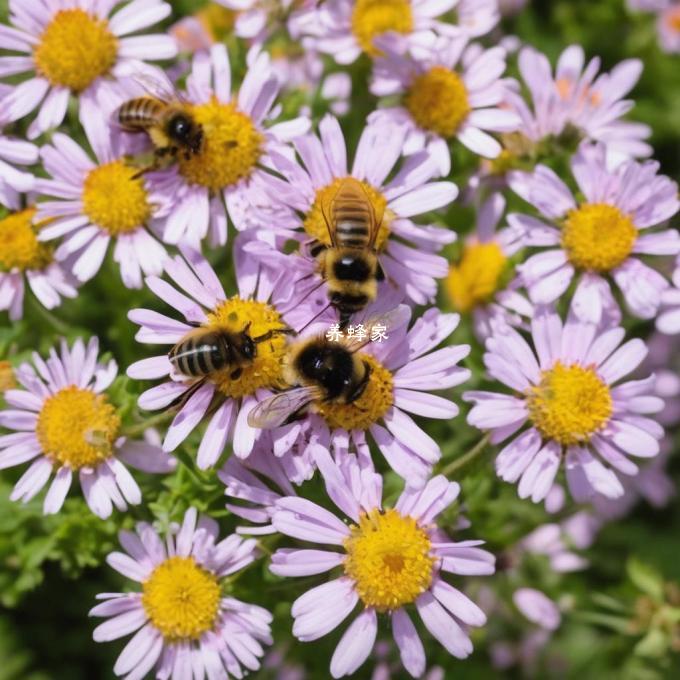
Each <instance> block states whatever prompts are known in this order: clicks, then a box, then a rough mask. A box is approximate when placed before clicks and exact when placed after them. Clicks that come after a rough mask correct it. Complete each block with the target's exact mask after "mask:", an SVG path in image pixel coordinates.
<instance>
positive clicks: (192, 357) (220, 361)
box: [169, 337, 228, 378]
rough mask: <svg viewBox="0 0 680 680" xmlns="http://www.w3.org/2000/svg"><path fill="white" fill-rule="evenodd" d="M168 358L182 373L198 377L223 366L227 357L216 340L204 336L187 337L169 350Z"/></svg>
mask: <svg viewBox="0 0 680 680" xmlns="http://www.w3.org/2000/svg"><path fill="white" fill-rule="evenodd" d="M169 359H170V361H171V363H172V364H173V365H174V366H175V368H176V369H177V370H178V371H179V372H180V373H183V374H184V375H188V376H191V377H192V378H199V377H202V376H204V375H210V374H211V373H213V372H215V371H218V370H219V369H221V368H223V367H224V366H225V364H226V363H227V360H228V358H227V357H226V356H225V354H224V352H223V350H222V349H221V348H220V346H219V345H218V344H217V343H216V342H210V341H206V339H205V338H200V337H196V338H188V339H187V340H186V341H185V342H182V343H179V344H178V345H176V346H175V347H173V349H172V350H171V351H170V354H169Z"/></svg>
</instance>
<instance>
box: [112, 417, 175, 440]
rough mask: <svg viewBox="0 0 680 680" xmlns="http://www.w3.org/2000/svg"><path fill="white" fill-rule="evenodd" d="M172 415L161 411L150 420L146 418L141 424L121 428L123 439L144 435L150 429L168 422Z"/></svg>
mask: <svg viewBox="0 0 680 680" xmlns="http://www.w3.org/2000/svg"><path fill="white" fill-rule="evenodd" d="M173 415H174V413H173V412H171V411H163V412H162V413H158V414H157V415H155V416H152V417H151V418H147V419H146V420H144V421H143V422H141V423H135V424H134V425H130V426H128V427H124V428H123V436H125V437H137V436H138V435H140V434H144V433H145V432H146V431H147V430H148V429H149V428H150V427H156V425H162V424H164V423H165V422H166V421H168V420H170V418H172V417H173Z"/></svg>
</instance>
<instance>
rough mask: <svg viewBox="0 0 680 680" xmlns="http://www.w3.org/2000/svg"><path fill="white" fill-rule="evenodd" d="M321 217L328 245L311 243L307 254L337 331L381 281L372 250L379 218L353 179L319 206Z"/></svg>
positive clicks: (374, 293)
mask: <svg viewBox="0 0 680 680" xmlns="http://www.w3.org/2000/svg"><path fill="white" fill-rule="evenodd" d="M321 213H322V215H323V218H324V221H325V222H326V227H327V229H328V235H329V237H330V242H331V245H330V246H326V245H325V244H323V243H321V242H320V241H315V242H313V243H312V245H311V247H310V250H309V252H310V255H311V256H312V257H314V258H315V259H316V261H317V265H318V270H319V273H320V274H321V277H322V278H323V279H324V280H325V282H326V285H327V286H328V297H329V301H330V304H331V305H332V306H333V307H334V308H335V309H337V310H338V313H339V315H340V328H345V327H346V326H347V324H348V322H349V320H350V317H351V315H352V314H354V313H356V312H359V311H361V310H362V309H364V308H365V307H366V306H367V305H368V304H369V303H370V302H372V301H373V300H375V298H376V297H377V295H378V281H383V280H384V279H385V274H384V272H383V270H382V267H381V266H380V262H379V261H378V253H377V250H376V247H375V242H376V238H377V236H378V232H379V230H380V226H381V224H382V219H383V215H382V214H380V215H377V214H376V211H375V209H374V207H373V203H372V202H371V199H370V198H369V196H368V194H367V193H366V189H365V188H364V187H363V185H362V184H361V182H360V181H359V180H357V179H354V178H353V177H347V178H345V179H344V180H342V183H341V184H340V186H339V187H338V190H337V192H336V193H335V195H334V196H333V197H332V198H331V199H330V200H329V201H327V203H326V204H325V205H324V204H323V203H322V205H321Z"/></svg>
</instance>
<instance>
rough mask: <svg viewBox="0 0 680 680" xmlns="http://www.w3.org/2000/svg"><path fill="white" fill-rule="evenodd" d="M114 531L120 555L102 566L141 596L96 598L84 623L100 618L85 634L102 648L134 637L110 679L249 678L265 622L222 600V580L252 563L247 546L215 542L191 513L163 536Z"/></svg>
mask: <svg viewBox="0 0 680 680" xmlns="http://www.w3.org/2000/svg"><path fill="white" fill-rule="evenodd" d="M136 529H137V530H136V532H132V531H121V532H120V533H119V538H120V543H121V545H122V546H123V548H124V549H125V552H113V553H111V554H110V555H109V556H108V557H107V558H106V561H107V562H108V563H109V565H110V566H111V567H113V568H114V569H115V570H116V571H118V572H119V573H121V574H123V576H125V577H126V578H128V579H131V580H132V581H135V582H137V583H140V584H141V592H132V593H130V592H126V593H102V594H101V595H98V596H97V599H99V600H102V602H101V603H100V604H98V605H96V606H95V607H93V608H92V609H91V610H90V616H97V617H103V618H106V619H107V621H105V622H104V623H101V624H99V625H98V626H97V627H96V628H95V630H94V633H93V638H94V640H95V642H110V641H111V640H117V639H118V638H121V637H123V636H125V635H129V634H131V633H135V635H134V636H133V637H132V639H131V640H130V641H129V642H128V643H127V645H126V646H125V648H124V649H123V651H122V652H121V653H120V655H119V656H118V659H117V661H116V664H115V666H114V667H113V672H114V673H115V674H116V675H117V676H125V680H141V679H142V678H144V677H146V675H147V673H151V672H155V677H157V678H170V677H171V676H172V677H173V678H193V679H194V680H204V678H208V679H209V680H210V679H214V678H227V677H229V675H232V676H234V677H236V678H240V677H243V674H244V668H245V669H247V670H249V671H257V670H258V668H259V667H260V661H259V659H260V658H261V657H262V656H263V655H264V649H263V646H262V645H263V644H265V645H270V644H271V643H272V638H271V632H270V623H271V621H272V616H271V614H270V613H269V612H268V611H267V610H266V609H263V608H262V607H258V606H257V605H254V604H249V603H247V602H242V601H241V600H237V599H235V598H233V597H223V596H222V592H221V583H222V581H223V579H225V578H226V577H228V576H231V575H232V574H235V573H236V572H238V571H240V570H241V569H243V568H244V567H246V566H248V565H249V564H251V563H252V562H253V561H254V560H255V559H256V558H257V553H256V550H255V541H254V540H252V539H251V540H243V539H242V538H240V537H239V536H236V535H234V534H231V535H230V536H227V538H224V539H222V540H221V541H220V540H219V527H218V526H217V522H215V521H214V520H213V519H210V518H209V517H205V516H201V517H198V513H197V512H196V510H195V509H194V508H189V510H187V512H186V514H185V515H184V520H183V522H182V526H181V527H177V526H176V525H175V526H173V527H172V528H171V531H170V532H169V533H168V535H167V536H165V541H163V540H162V538H161V537H160V536H159V535H158V533H157V532H156V530H155V529H154V528H153V527H152V526H151V525H149V524H147V523H145V522H140V523H139V524H137V528H136Z"/></svg>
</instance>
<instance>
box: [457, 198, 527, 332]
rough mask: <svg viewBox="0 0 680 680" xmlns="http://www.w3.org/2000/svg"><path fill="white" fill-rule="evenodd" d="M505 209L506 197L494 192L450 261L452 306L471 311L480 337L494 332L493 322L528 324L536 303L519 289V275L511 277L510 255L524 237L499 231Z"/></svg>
mask: <svg viewBox="0 0 680 680" xmlns="http://www.w3.org/2000/svg"><path fill="white" fill-rule="evenodd" d="M504 212H505V198H503V196H502V195H501V194H493V195H492V196H491V197H490V198H489V199H488V200H487V201H486V202H485V203H484V204H483V205H482V206H481V208H480V209H479V211H478V213H477V228H476V231H475V233H474V234H473V235H472V236H470V237H468V238H467V239H466V240H465V245H464V246H463V252H462V255H461V256H460V259H459V260H458V261H457V262H456V263H454V264H451V267H450V268H449V275H448V277H447V279H446V291H447V293H448V295H449V299H450V300H451V302H452V304H453V307H454V308H455V309H456V311H458V312H461V313H462V314H468V313H472V315H473V322H474V328H475V333H476V334H477V337H478V338H480V339H482V340H483V339H484V338H486V337H488V336H489V335H490V334H491V331H492V326H493V324H494V323H499V322H500V323H509V324H511V325H513V326H521V325H524V324H525V321H526V319H528V318H530V317H531V316H532V314H533V305H532V304H531V303H530V302H529V301H528V300H527V299H526V297H524V296H523V295H520V293H518V292H517V288H518V287H519V285H520V281H519V279H514V280H512V281H511V278H512V269H513V266H512V265H511V263H510V261H509V258H511V257H512V256H513V255H514V254H515V253H516V252H517V251H518V250H519V249H520V248H521V247H522V241H521V240H520V239H518V238H517V234H516V232H515V231H514V230H512V229H508V228H504V229H502V230H500V231H499V232H497V233H496V227H497V226H498V222H499V221H500V220H501V218H502V217H503V214H504Z"/></svg>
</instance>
